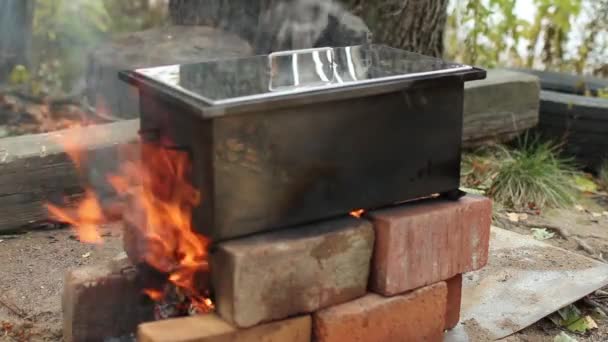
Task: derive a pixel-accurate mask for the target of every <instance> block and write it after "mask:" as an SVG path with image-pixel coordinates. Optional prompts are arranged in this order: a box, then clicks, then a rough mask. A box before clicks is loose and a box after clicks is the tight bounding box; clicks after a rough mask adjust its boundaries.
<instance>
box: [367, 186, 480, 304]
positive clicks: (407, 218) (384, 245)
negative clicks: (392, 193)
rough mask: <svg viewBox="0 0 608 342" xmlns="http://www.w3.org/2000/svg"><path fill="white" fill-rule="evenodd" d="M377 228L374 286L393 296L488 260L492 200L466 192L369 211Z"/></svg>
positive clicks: (376, 290) (478, 266) (371, 285)
mask: <svg viewBox="0 0 608 342" xmlns="http://www.w3.org/2000/svg"><path fill="white" fill-rule="evenodd" d="M369 217H371V219H372V221H373V222H374V228H375V230H376V245H375V247H374V261H373V262H372V276H371V278H370V287H371V289H372V290H373V291H374V292H377V293H380V294H383V295H387V296H391V295H395V294H399V293H403V292H405V291H409V290H412V289H415V288H418V287H421V286H425V285H428V284H433V283H436V282H439V281H443V280H447V279H450V278H452V277H454V276H456V275H458V274H462V273H466V272H469V271H474V270H477V269H480V268H482V267H483V266H485V264H486V263H487V260H488V248H489V241H490V225H491V221H492V202H491V201H490V200H489V199H487V198H483V197H476V196H466V197H464V198H462V199H461V200H459V201H447V200H430V201H425V202H421V203H414V204H406V205H403V206H401V207H398V208H391V209H386V210H380V211H374V212H371V213H370V214H369Z"/></svg>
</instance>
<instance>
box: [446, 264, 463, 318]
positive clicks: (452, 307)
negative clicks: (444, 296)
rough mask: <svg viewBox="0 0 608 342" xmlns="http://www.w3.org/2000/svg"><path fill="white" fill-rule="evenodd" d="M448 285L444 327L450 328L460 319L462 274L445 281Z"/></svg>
mask: <svg viewBox="0 0 608 342" xmlns="http://www.w3.org/2000/svg"><path fill="white" fill-rule="evenodd" d="M446 284H447V285H448V301H447V311H446V314H445V329H446V330H450V329H452V328H454V327H455V326H456V325H458V322H459V321H460V306H461V303H462V274H459V275H457V276H455V277H453V278H451V279H449V280H447V281H446Z"/></svg>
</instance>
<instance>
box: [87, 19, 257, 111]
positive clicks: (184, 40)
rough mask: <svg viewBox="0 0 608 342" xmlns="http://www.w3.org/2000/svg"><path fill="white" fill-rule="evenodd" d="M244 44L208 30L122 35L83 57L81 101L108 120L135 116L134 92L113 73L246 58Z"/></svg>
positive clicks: (181, 28) (192, 28) (188, 28)
mask: <svg viewBox="0 0 608 342" xmlns="http://www.w3.org/2000/svg"><path fill="white" fill-rule="evenodd" d="M251 53H252V50H251V47H250V46H249V44H248V43H247V42H245V41H244V40H242V39H240V38H239V37H237V36H236V35H234V34H230V33H227V32H223V31H219V30H216V29H213V28H210V27H195V26H169V27H163V28H155V29H151V30H147V31H142V32H135V33H129V34H126V35H124V36H122V37H120V38H117V39H115V40H112V41H110V42H109V43H107V44H103V45H100V46H99V47H97V48H96V49H95V50H94V51H93V52H92V53H91V54H90V56H89V64H88V70H87V99H88V101H89V103H91V104H93V105H95V106H96V107H97V109H98V110H99V111H103V112H104V113H105V114H108V115H110V116H113V117H118V118H129V119H134V118H137V117H138V115H139V98H138V94H137V90H136V89H134V88H133V87H131V86H129V85H128V84H126V83H124V82H121V81H120V80H119V79H118V72H119V71H122V70H133V69H137V68H142V67H152V66H161V65H170V64H187V63H194V62H201V61H205V60H214V59H222V58H231V57H243V56H249V55H251Z"/></svg>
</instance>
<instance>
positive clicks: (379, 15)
mask: <svg viewBox="0 0 608 342" xmlns="http://www.w3.org/2000/svg"><path fill="white" fill-rule="evenodd" d="M342 1H343V2H344V4H345V6H346V7H347V8H348V9H349V10H351V11H352V12H353V14H355V15H357V16H360V17H361V18H362V19H363V21H365V23H367V25H368V26H369V27H370V29H371V31H372V32H373V34H374V41H375V42H376V43H382V44H386V45H389V46H392V47H396V48H400V49H404V50H408V51H414V52H417V53H421V54H424V55H429V56H437V57H441V55H442V54H443V33H444V30H445V25H446V20H447V7H448V2H449V0H373V1H369V0H342Z"/></svg>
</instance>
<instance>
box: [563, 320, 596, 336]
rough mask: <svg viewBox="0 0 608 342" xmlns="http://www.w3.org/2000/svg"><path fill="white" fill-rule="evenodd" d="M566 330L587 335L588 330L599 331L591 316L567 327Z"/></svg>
mask: <svg viewBox="0 0 608 342" xmlns="http://www.w3.org/2000/svg"><path fill="white" fill-rule="evenodd" d="M566 329H568V330H570V331H571V332H577V333H585V332H587V331H588V330H592V329H597V323H595V321H594V320H593V318H591V316H585V317H582V318H580V319H578V320H576V321H575V322H573V323H571V324H569V325H567V326H566Z"/></svg>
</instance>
